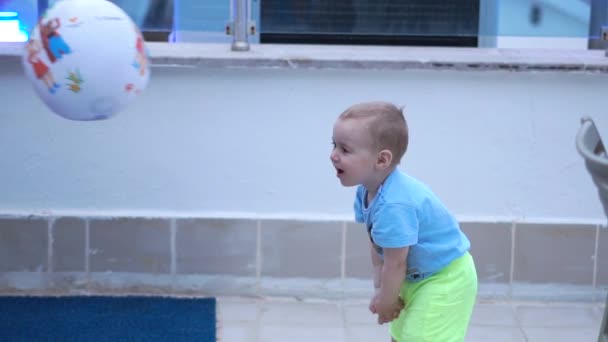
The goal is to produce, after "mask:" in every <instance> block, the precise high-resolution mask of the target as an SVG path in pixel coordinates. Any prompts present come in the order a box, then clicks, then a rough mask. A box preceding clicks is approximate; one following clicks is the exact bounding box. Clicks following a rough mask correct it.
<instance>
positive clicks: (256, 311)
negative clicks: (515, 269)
mask: <svg viewBox="0 0 608 342" xmlns="http://www.w3.org/2000/svg"><path fill="white" fill-rule="evenodd" d="M218 303H219V307H218V315H219V325H220V329H219V331H218V335H219V336H218V337H219V341H221V342H278V341H281V342H283V341H290V342H309V341H328V342H346V341H348V342H359V341H361V342H363V341H365V342H370V341H385V342H389V341H390V337H389V335H388V331H387V326H386V325H384V326H380V325H378V324H374V317H373V316H372V314H371V313H370V312H369V311H367V303H366V302H364V301H350V302H344V301H324V300H316V301H313V300H304V301H300V300H294V299H283V298H266V299H250V298H218ZM602 314H603V306H601V305H599V304H592V303H532V302H517V303H510V302H480V303H478V304H477V305H476V307H475V311H474V313H473V317H472V320H471V325H470V327H469V333H468V336H467V339H466V341H467V342H482V341H483V342H487V341H492V342H502V341H505V342H507V341H508V342H520V341H521V342H545V341H551V342H561V341H564V342H572V341H581V342H584V341H590V342H595V341H597V336H598V333H599V327H600V324H601V321H602Z"/></svg>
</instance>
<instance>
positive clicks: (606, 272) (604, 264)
mask: <svg viewBox="0 0 608 342" xmlns="http://www.w3.org/2000/svg"><path fill="white" fill-rule="evenodd" d="M599 238H600V239H599V241H598V251H597V254H598V255H597V283H598V285H600V286H608V228H601V229H600V236H599Z"/></svg>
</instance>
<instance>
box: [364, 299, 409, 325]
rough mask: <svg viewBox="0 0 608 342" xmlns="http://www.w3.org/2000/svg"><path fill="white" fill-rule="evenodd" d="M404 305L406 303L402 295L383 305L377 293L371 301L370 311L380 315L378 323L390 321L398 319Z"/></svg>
mask: <svg viewBox="0 0 608 342" xmlns="http://www.w3.org/2000/svg"><path fill="white" fill-rule="evenodd" d="M404 307H405V303H404V302H403V300H402V299H401V297H399V298H398V299H397V300H396V301H395V302H393V303H391V304H388V305H383V304H382V303H380V295H379V293H376V295H375V296H374V298H373V299H372V302H371V303H370V311H371V312H372V313H375V314H377V315H378V324H384V323H389V322H391V321H393V320H395V319H397V318H398V317H399V314H400V313H401V310H403V308H404Z"/></svg>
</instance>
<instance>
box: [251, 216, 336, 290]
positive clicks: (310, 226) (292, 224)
mask: <svg viewBox="0 0 608 342" xmlns="http://www.w3.org/2000/svg"><path fill="white" fill-rule="evenodd" d="M341 241H342V223H339V222H312V221H283V220H276V221H275V220H268V221H264V222H262V275H263V276H272V277H275V276H276V277H301V278H339V277H340V276H341V262H340V260H341V256H342V242H341Z"/></svg>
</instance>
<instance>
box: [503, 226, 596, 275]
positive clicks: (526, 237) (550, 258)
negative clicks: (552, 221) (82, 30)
mask: <svg viewBox="0 0 608 342" xmlns="http://www.w3.org/2000/svg"><path fill="white" fill-rule="evenodd" d="M543 246H545V248H539V247H543ZM594 250H595V226H592V225H545V224H518V225H517V231H516V236H515V267H514V281H519V282H529V283H563V284H577V285H591V284H592V282H593V254H594Z"/></svg>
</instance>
